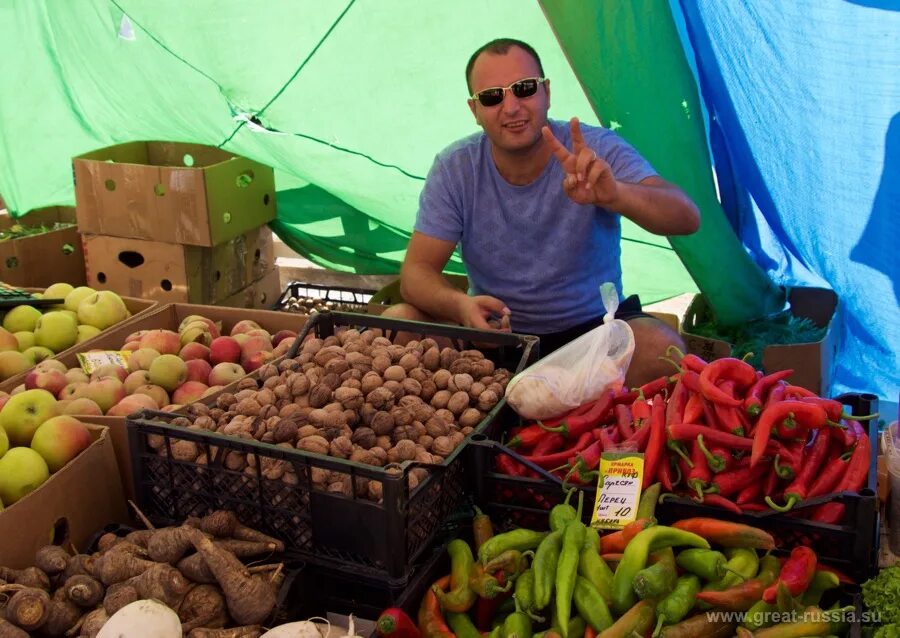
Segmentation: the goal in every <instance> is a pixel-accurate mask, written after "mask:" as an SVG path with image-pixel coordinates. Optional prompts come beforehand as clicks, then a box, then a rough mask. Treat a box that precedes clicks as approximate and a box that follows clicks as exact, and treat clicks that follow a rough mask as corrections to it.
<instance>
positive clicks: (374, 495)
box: [369, 481, 384, 503]
mask: <svg viewBox="0 0 900 638" xmlns="http://www.w3.org/2000/svg"><path fill="white" fill-rule="evenodd" d="M383 489H384V486H383V485H382V484H381V481H369V500H371V501H375V502H376V503H380V502H381V500H382V499H383V498H384V494H383Z"/></svg>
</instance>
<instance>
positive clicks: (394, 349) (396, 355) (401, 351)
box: [388, 344, 406, 363]
mask: <svg viewBox="0 0 900 638" xmlns="http://www.w3.org/2000/svg"><path fill="white" fill-rule="evenodd" d="M388 353H389V354H390V355H391V361H392V362H394V363H399V362H400V358H401V357H402V356H403V355H405V354H406V346H398V345H396V344H392V345H390V346H388Z"/></svg>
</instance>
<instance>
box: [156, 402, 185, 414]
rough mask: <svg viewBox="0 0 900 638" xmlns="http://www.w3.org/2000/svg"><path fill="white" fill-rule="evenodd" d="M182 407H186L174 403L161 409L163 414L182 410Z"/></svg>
mask: <svg viewBox="0 0 900 638" xmlns="http://www.w3.org/2000/svg"><path fill="white" fill-rule="evenodd" d="M182 407H184V406H182V405H180V404H178V403H173V404H171V405H164V406H163V407H161V408H160V411H162V412H175V411H176V410H180V409H181V408H182Z"/></svg>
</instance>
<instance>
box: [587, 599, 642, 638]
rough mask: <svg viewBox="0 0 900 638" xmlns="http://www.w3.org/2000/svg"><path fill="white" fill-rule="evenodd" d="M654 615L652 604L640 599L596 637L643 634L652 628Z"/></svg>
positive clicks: (629, 636)
mask: <svg viewBox="0 0 900 638" xmlns="http://www.w3.org/2000/svg"><path fill="white" fill-rule="evenodd" d="M655 616H656V612H655V610H654V609H653V604H652V603H650V602H649V601H646V600H642V601H640V602H639V603H637V604H636V605H634V606H633V607H631V608H630V609H629V610H628V611H626V612H625V613H624V614H623V615H622V616H620V617H619V619H618V620H617V621H616V622H615V623H613V625H612V626H611V627H609V628H608V629H605V630H603V631H602V632H600V633H599V634H598V635H597V638H631V637H632V636H634V635H638V636H644V635H646V634H647V632H648V631H650V630H651V629H652V628H653V621H654V619H655Z"/></svg>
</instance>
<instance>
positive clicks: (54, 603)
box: [41, 589, 82, 638]
mask: <svg viewBox="0 0 900 638" xmlns="http://www.w3.org/2000/svg"><path fill="white" fill-rule="evenodd" d="M81 614H82V610H81V609H79V608H78V606H77V605H75V604H74V603H73V602H72V601H70V600H69V599H68V598H66V593H65V591H63V590H62V589H59V590H57V591H56V593H55V594H54V595H53V598H52V599H51V600H50V604H49V605H48V606H47V620H46V621H45V622H44V624H43V625H42V626H41V634H42V635H45V636H49V637H51V638H57V637H59V636H65V635H66V632H67V631H69V630H70V629H71V628H72V627H74V626H75V625H76V623H78V621H79V619H81Z"/></svg>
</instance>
